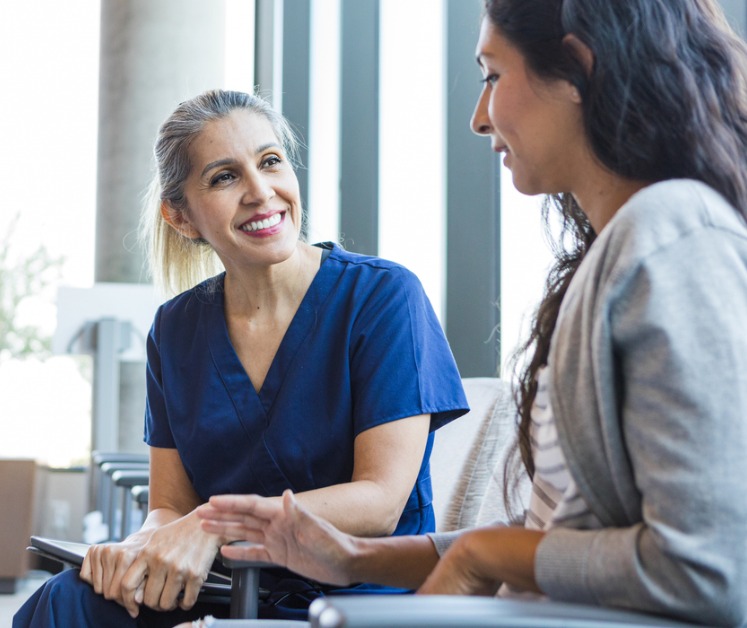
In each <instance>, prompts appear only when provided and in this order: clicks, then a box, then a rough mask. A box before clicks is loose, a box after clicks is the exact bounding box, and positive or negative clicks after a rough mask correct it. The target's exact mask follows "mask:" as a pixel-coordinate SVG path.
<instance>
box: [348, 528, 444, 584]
mask: <svg viewBox="0 0 747 628" xmlns="http://www.w3.org/2000/svg"><path fill="white" fill-rule="evenodd" d="M436 563H438V553H437V552H436V548H435V547H434V545H433V542H432V541H431V540H430V539H429V538H428V537H427V536H425V535H423V536H391V537H385V538H377V539H367V538H356V539H355V540H354V543H353V549H352V552H351V554H350V556H349V558H348V560H347V565H346V570H347V576H348V580H349V582H351V583H352V582H376V583H378V584H383V585H386V586H391V587H401V588H404V589H417V588H418V587H419V586H420V585H421V584H422V583H423V582H424V581H425V579H426V578H427V577H428V574H429V573H430V572H431V571H432V570H433V568H434V567H435V566H436Z"/></svg>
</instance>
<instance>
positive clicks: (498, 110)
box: [471, 17, 585, 194]
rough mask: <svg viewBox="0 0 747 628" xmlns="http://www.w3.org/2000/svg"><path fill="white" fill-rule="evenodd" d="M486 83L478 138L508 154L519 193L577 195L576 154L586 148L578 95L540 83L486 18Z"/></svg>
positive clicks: (562, 85)
mask: <svg viewBox="0 0 747 628" xmlns="http://www.w3.org/2000/svg"><path fill="white" fill-rule="evenodd" d="M476 56H477V63H478V65H479V66H480V70H481V72H482V75H483V79H484V87H483V89H482V92H481V94H480V97H479V99H478V101H477V105H476V107H475V112H474V114H473V116H472V121H471V126H472V130H473V131H474V132H475V133H478V134H480V135H486V136H489V137H490V139H491V144H492V148H493V150H494V151H496V152H499V153H504V155H505V157H504V160H503V163H504V165H505V166H506V167H507V168H509V169H510V170H511V174H512V177H513V182H514V185H515V187H516V189H517V190H519V191H520V192H522V193H524V194H555V193H562V192H571V191H572V189H573V185H574V176H575V173H574V172H573V166H574V163H576V160H574V153H575V151H577V150H579V148H580V147H581V146H583V145H584V144H585V140H584V137H585V136H584V131H583V123H582V111H581V106H580V104H581V103H580V98H579V97H578V92H577V91H576V90H575V89H574V88H573V86H572V85H571V84H570V83H569V82H568V81H565V80H559V79H558V80H552V81H547V80H543V79H541V78H539V77H537V76H536V75H535V74H533V73H532V71H531V70H530V68H529V67H528V66H527V64H526V62H525V59H524V56H523V55H522V54H521V52H520V51H519V50H518V49H517V48H516V47H515V46H513V45H512V44H511V43H510V42H509V41H508V40H507V39H506V38H505V37H504V36H503V35H502V34H501V33H500V31H499V30H498V29H497V28H495V27H494V26H493V25H492V23H491V22H490V20H489V19H488V18H487V17H486V18H484V19H483V22H482V26H481V29H480V37H479V39H478V42H477V51H476Z"/></svg>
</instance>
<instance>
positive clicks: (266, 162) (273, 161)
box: [262, 155, 283, 168]
mask: <svg viewBox="0 0 747 628" xmlns="http://www.w3.org/2000/svg"><path fill="white" fill-rule="evenodd" d="M282 162H283V160H282V159H280V157H278V156H277V155H268V156H267V157H265V158H264V159H263V160H262V167H263V168H273V167H274V166H278V165H280V164H281V163H282Z"/></svg>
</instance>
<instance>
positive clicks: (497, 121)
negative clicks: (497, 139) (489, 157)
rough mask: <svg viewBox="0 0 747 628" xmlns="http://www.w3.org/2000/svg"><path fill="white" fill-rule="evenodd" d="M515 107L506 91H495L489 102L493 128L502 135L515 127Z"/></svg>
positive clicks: (489, 115)
mask: <svg viewBox="0 0 747 628" xmlns="http://www.w3.org/2000/svg"><path fill="white" fill-rule="evenodd" d="M513 110H514V106H513V104H512V102H511V97H510V94H507V93H506V90H495V91H494V92H493V93H492V94H491V97H490V101H489V102H488V117H489V118H490V123H491V124H492V125H493V128H494V129H495V130H496V131H498V132H499V133H500V134H501V135H504V134H505V132H506V131H509V130H510V129H511V128H512V127H513V126H514V121H513V118H514V115H513Z"/></svg>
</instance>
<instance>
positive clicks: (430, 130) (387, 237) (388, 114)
mask: <svg viewBox="0 0 747 628" xmlns="http://www.w3.org/2000/svg"><path fill="white" fill-rule="evenodd" d="M444 14H445V11H444V7H443V2H442V0H430V1H429V3H428V10H427V11H424V10H423V4H422V2H421V1H420V0H382V2H381V43H380V64H381V85H380V107H381V109H380V114H379V118H380V121H379V124H380V138H381V145H380V152H379V172H380V176H381V179H380V184H379V253H380V254H381V256H382V257H385V258H387V259H391V260H394V261H397V262H400V263H401V264H403V265H405V266H406V267H407V268H409V269H410V270H411V271H413V272H414V273H415V274H416V275H417V276H418V277H419V278H420V281H421V282H422V283H423V287H424V288H425V292H426V294H427V295H428V297H429V299H430V300H431V303H432V304H433V307H434V309H435V310H436V314H437V315H438V317H439V318H440V319H441V320H443V312H444V309H445V308H444V298H445V296H444V281H445V265H444V264H445V259H444V252H445V242H444V232H445V222H446V215H445V205H444V203H445V200H444V197H445V172H444V168H445V162H444V142H445V137H444V128H445V125H444V116H445V111H444V109H445V107H444V68H445V67H446V64H445V59H444V37H443V34H444V31H445V27H444V17H445V15H444ZM412 24H417V25H418V27H417V28H418V36H417V37H413V36H412Z"/></svg>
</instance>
